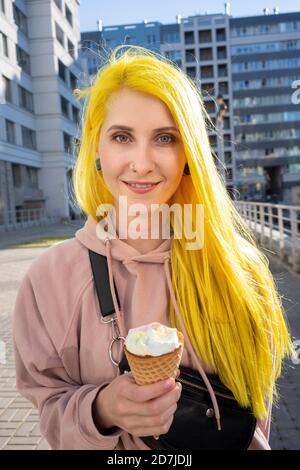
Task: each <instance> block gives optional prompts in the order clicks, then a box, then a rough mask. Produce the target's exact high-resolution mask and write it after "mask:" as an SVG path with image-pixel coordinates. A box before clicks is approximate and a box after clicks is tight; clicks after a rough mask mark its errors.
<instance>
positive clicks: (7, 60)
mask: <svg viewBox="0 0 300 470" xmlns="http://www.w3.org/2000/svg"><path fill="white" fill-rule="evenodd" d="M78 8H79V1H78V0H15V1H14V2H13V1H12V0H1V1H0V90H1V91H0V100H1V101H0V183H1V184H0V226H8V225H9V224H10V223H12V224H13V223H15V222H16V221H18V218H20V216H21V215H20V214H21V213H22V211H26V210H28V209H38V208H40V209H42V208H44V209H45V211H46V213H47V214H48V215H52V216H57V217H69V216H70V210H71V208H70V204H69V202H68V201H69V198H68V194H69V179H70V169H71V168H72V166H73V163H74V153H73V149H72V140H73V138H74V136H76V135H77V133H78V122H79V115H80V107H79V105H78V103H77V101H76V99H75V97H74V96H73V94H72V90H73V89H74V88H75V87H76V85H77V77H78V76H79V74H80V72H81V69H80V66H79V64H78V63H77V58H78V43H79V41H80V31H79V14H78ZM16 219H17V220H16Z"/></svg>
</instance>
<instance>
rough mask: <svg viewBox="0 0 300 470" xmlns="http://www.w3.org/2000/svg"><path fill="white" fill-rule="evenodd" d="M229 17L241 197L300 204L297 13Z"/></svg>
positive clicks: (299, 32) (299, 31)
mask: <svg viewBox="0 0 300 470" xmlns="http://www.w3.org/2000/svg"><path fill="white" fill-rule="evenodd" d="M264 13H265V14H264V15H261V16H251V17H245V18H231V19H230V44H231V71H232V87H233V107H234V132H235V136H234V138H235V141H236V142H237V148H236V162H237V163H236V165H237V170H236V171H237V172H236V181H235V183H236V186H237V189H238V190H239V192H240V198H241V199H248V200H267V201H272V202H280V201H284V202H285V203H298V204H299V203H300V105H299V104H298V105H297V104H296V103H293V100H292V96H293V92H294V91H295V90H294V89H293V88H292V86H293V83H294V82H295V81H296V80H299V79H300V12H296V13H283V14H278V10H277V9H274V11H273V12H272V13H271V14H270V13H269V12H268V10H267V9H265V11H264Z"/></svg>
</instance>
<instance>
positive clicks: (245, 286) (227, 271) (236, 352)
mask: <svg viewBox="0 0 300 470" xmlns="http://www.w3.org/2000/svg"><path fill="white" fill-rule="evenodd" d="M124 47H126V50H125V51H123V53H120V54H119V52H120V50H121V49H122V48H124ZM121 87H128V88H130V89H134V90H137V91H141V92H145V93H149V94H151V95H153V96H155V97H157V98H159V99H160V100H162V101H163V102H164V103H165V104H166V105H167V107H168V108H169V110H170V112H171V114H172V116H173V118H174V121H175V122H176V124H177V126H178V128H179V130H180V133H181V137H182V141H183V144H184V150H185V156H186V159H187V162H188V164H189V168H190V173H191V176H190V177H183V178H182V180H181V183H180V185H179V187H178V190H177V191H176V193H175V194H174V195H173V198H172V201H171V202H172V204H173V203H177V204H180V205H182V207H183V204H192V205H193V207H195V204H203V207H204V245H203V248H202V249H200V250H186V249H185V243H187V240H186V239H185V238H182V239H176V238H174V239H173V241H172V247H171V263H172V283H173V287H174V290H175V294H176V296H177V301H178V305H179V309H180V312H181V315H182V319H183V321H184V324H185V327H186V330H187V333H188V335H189V338H190V341H191V343H192V345H193V347H194V349H195V351H196V353H197V355H198V356H199V357H200V358H201V360H202V361H203V362H204V363H205V364H207V365H209V366H210V367H212V368H213V369H214V371H215V372H216V373H217V374H219V376H220V379H221V380H222V381H223V382H224V383H225V385H227V386H228V387H229V388H230V389H231V390H232V392H233V393H234V396H235V397H236V399H237V400H238V402H239V403H240V405H241V406H250V407H251V408H252V410H253V412H254V414H255V416H256V417H257V418H259V419H263V418H266V416H267V408H266V403H267V402H268V401H273V399H274V398H276V397H277V392H276V386H274V387H273V385H274V383H275V380H276V378H277V377H278V376H279V375H280V373H281V368H282V361H283V359H284V357H285V356H293V355H294V348H293V343H292V340H291V337H290V335H289V332H288V328H287V323H286V319H285V317H284V312H283V308H282V304H281V300H280V297H279V295H278V293H277V290H276V286H275V284H274V280H273V277H272V274H271V273H270V270H269V268H268V259H267V258H266V256H265V255H264V254H263V253H262V252H261V251H260V250H259V249H258V247H257V246H256V243H255V241H254V239H253V236H252V234H251V233H250V231H249V229H248V227H247V225H246V224H245V222H244V221H243V220H242V218H241V217H240V215H239V213H238V212H237V210H236V209H235V206H234V203H233V202H232V200H231V199H230V197H229V195H228V193H227V191H226V188H225V186H224V183H223V182H222V180H221V178H220V176H219V174H218V171H217V169H216V165H215V162H214V158H213V156H212V152H211V149H210V145H209V140H208V135H207V129H206V125H205V111H204V106H203V102H202V99H201V95H200V92H199V90H198V87H197V86H196V85H195V83H194V82H193V81H192V80H191V79H190V78H189V77H188V76H187V75H186V74H185V73H184V72H183V71H182V70H180V69H179V68H178V67H177V66H175V65H174V64H173V63H172V62H171V61H169V60H168V59H166V58H164V57H162V56H160V55H159V54H157V53H153V52H151V51H149V50H147V49H145V48H142V47H139V46H119V47H117V48H116V49H114V50H113V51H112V52H111V54H110V57H109V60H108V61H107V63H106V64H105V65H104V66H103V67H102V68H101V69H100V70H99V72H98V74H97V75H96V76H95V78H94V81H93V83H92V84H91V85H90V86H89V87H88V88H86V89H77V90H75V95H76V96H77V97H78V98H79V99H82V98H85V99H86V101H85V108H84V115H83V132H82V140H81V144H80V148H79V152H78V158H77V162H76V166H75V169H74V180H73V183H74V190H75V195H76V199H77V201H78V204H79V206H80V207H81V209H82V210H83V211H84V212H85V213H86V214H88V215H91V216H92V217H94V219H95V220H97V216H96V210H97V207H98V206H99V204H103V203H109V204H112V203H113V197H112V195H111V193H110V192H109V191H108V188H107V187H106V185H105V182H104V180H103V177H102V174H101V172H97V171H96V169H95V160H94V159H95V154H96V148H97V145H98V140H99V135H100V130H101V126H102V123H103V121H104V118H105V113H106V102H107V99H108V98H109V97H110V95H111V94H112V93H113V92H115V91H117V90H118V89H120V88H121ZM170 315H171V322H172V325H173V326H177V327H179V325H177V324H176V317H175V315H174V310H173V306H172V303H171V306H170ZM274 351H275V368H274V369H273V368H272V365H273V356H274Z"/></svg>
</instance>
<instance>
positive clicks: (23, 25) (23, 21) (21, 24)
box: [13, 4, 28, 35]
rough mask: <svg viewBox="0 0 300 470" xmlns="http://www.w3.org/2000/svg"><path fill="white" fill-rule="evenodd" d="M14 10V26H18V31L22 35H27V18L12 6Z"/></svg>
mask: <svg viewBox="0 0 300 470" xmlns="http://www.w3.org/2000/svg"><path fill="white" fill-rule="evenodd" d="M13 8H14V20H15V23H16V25H17V26H18V28H19V30H20V31H22V33H24V34H26V35H27V34H28V28H27V17H26V16H25V15H24V13H23V12H22V11H21V10H20V8H18V7H17V6H16V5H15V4H13Z"/></svg>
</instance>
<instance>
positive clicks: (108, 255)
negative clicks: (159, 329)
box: [105, 238, 221, 431]
mask: <svg viewBox="0 0 300 470" xmlns="http://www.w3.org/2000/svg"><path fill="white" fill-rule="evenodd" d="M105 251H106V258H107V266H108V275H109V285H110V290H111V294H112V299H113V304H114V308H115V313H116V316H117V322H118V327H119V331H120V336H123V337H124V338H125V337H126V335H127V334H126V331H125V327H124V323H123V319H122V318H121V317H122V316H121V312H120V309H119V305H118V302H117V296H116V292H115V286H114V279H113V269H112V260H111V253H110V239H109V238H106V239H105ZM169 262H170V256H169V255H167V256H166V257H165V258H164V270H165V274H166V278H167V284H168V288H169V292H170V297H171V301H172V303H173V307H174V310H175V314H176V316H177V320H178V322H179V325H180V328H181V331H182V333H183V335H184V339H185V346H186V349H187V350H188V352H189V353H190V354H191V356H192V357H193V359H194V362H195V364H196V365H197V369H198V371H199V373H200V375H201V377H202V379H203V381H204V383H205V385H206V387H207V390H208V392H209V395H210V398H211V401H212V404H213V408H214V413H215V418H216V421H217V427H218V430H219V431H220V430H221V419H220V411H219V406H218V401H217V398H216V395H215V392H214V390H213V388H212V386H211V383H210V381H209V379H208V377H207V375H206V373H205V371H204V370H203V368H202V366H201V364H200V362H199V359H198V358H197V356H196V354H195V351H194V349H193V347H192V345H191V343H190V341H189V337H188V335H187V332H186V329H185V326H184V323H183V321H182V319H181V316H180V313H179V308H178V305H177V302H176V297H175V292H174V290H173V286H172V280H171V275H170V267H169Z"/></svg>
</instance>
